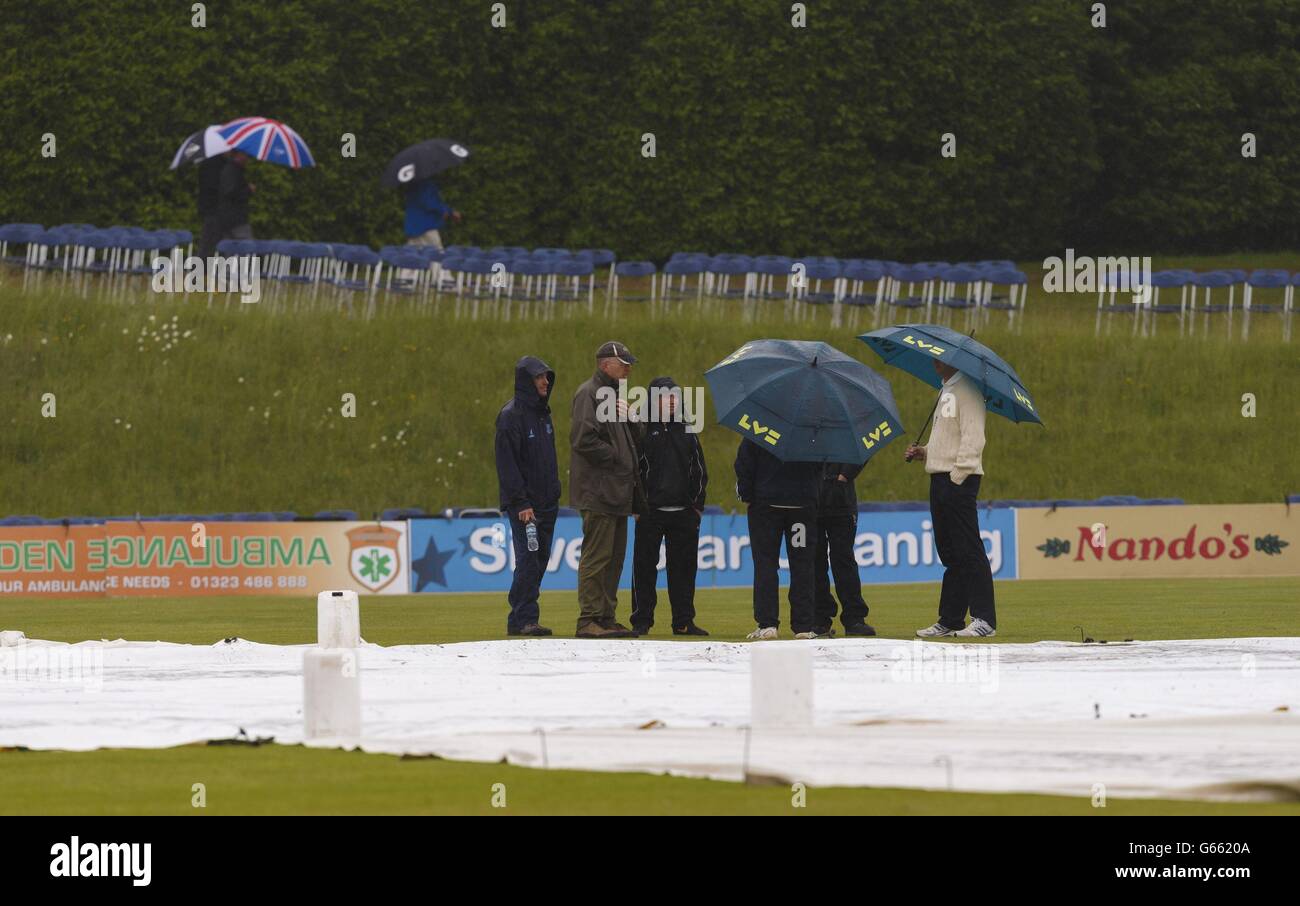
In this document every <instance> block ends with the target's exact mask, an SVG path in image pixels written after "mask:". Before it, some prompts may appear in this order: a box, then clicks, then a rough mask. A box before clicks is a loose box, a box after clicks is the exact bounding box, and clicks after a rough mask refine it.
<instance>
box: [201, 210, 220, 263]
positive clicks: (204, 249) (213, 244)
mask: <svg viewBox="0 0 1300 906" xmlns="http://www.w3.org/2000/svg"><path fill="white" fill-rule="evenodd" d="M221 239H222V236H221V217H220V215H218V214H215V213H213V214H207V215H205V216H204V217H203V229H202V230H200V231H199V247H198V250H197V255H198V257H200V258H202V259H203V260H204V266H205V267H206V266H207V264H206V262H207V259H208V258H211V257H212V256H213V255H215V254H216V253H217V243H218V242H220V241H221Z"/></svg>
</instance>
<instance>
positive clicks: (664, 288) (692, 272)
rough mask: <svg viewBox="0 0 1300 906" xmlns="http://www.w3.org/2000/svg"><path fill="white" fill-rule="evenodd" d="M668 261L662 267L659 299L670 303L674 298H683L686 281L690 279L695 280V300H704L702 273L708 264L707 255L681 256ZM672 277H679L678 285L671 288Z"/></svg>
mask: <svg viewBox="0 0 1300 906" xmlns="http://www.w3.org/2000/svg"><path fill="white" fill-rule="evenodd" d="M677 254H678V253H675V254H674V257H672V258H670V259H668V263H667V264H665V265H664V269H663V275H664V279H663V282H662V283H661V284H660V298H662V299H664V300H666V301H671V300H672V299H674V298H678V299H680V298H684V297H685V295H686V281H687V279H688V278H690V277H694V278H695V299H696V301H697V302H698V301H700V300H702V299H703V298H704V273H705V270H706V269H707V267H708V264H709V258H708V256H707V255H704V256H699V257H696V256H694V255H682V256H681V257H677V256H676V255H677ZM673 277H680V278H681V280H680V281H679V285H678V287H677V288H676V289H674V288H673Z"/></svg>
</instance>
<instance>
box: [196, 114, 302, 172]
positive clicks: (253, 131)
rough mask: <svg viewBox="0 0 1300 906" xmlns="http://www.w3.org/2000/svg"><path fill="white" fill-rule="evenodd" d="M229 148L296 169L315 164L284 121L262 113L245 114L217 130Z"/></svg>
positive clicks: (298, 137) (298, 138)
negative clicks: (256, 114) (254, 114)
mask: <svg viewBox="0 0 1300 906" xmlns="http://www.w3.org/2000/svg"><path fill="white" fill-rule="evenodd" d="M217 131H218V132H219V133H220V135H221V137H222V138H223V139H225V140H226V143H227V144H229V145H230V149H231V150H232V151H243V152H244V153H245V154H247V155H248V156H249V157H251V158H254V159H255V160H264V161H266V162H268V163H272V164H279V165H280V166H282V167H289V168H291V169H294V170H297V169H299V168H300V167H312V166H315V164H316V160H315V158H313V157H312V156H311V151H310V150H309V149H308V148H307V143H306V142H304V141H303V140H302V137H301V136H299V135H298V133H297V132H294V131H293V130H292V129H290V128H289V127H288V126H287V125H285V124H284V123H281V122H279V121H278V120H269V119H267V118H266V117H264V116H244V117H240V118H239V119H237V120H231V121H230V122H228V123H226V124H225V125H223V126H221V127H219V129H218V130H217Z"/></svg>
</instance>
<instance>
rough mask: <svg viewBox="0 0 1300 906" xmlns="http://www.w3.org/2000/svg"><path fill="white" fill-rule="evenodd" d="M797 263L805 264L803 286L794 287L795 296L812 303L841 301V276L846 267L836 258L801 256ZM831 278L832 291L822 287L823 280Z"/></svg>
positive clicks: (820, 303)
mask: <svg viewBox="0 0 1300 906" xmlns="http://www.w3.org/2000/svg"><path fill="white" fill-rule="evenodd" d="M795 264H802V265H803V266H804V281H803V285H802V286H796V287H795V288H794V294H795V298H796V299H798V300H800V301H802V302H807V303H809V304H810V305H825V304H828V303H831V302H837V301H839V297H840V278H841V276H842V275H843V272H844V269H843V267H841V265H840V262H839V260H838V259H835V258H800V259H798V260H797V261H796V262H795ZM825 280H829V281H830V284H831V287H830V291H829V292H828V291H825V290H823V289H822V281H825Z"/></svg>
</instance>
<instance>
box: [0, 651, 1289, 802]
mask: <svg viewBox="0 0 1300 906" xmlns="http://www.w3.org/2000/svg"><path fill="white" fill-rule="evenodd" d="M6 641H7V642H8V643H9V644H7V645H5V646H4V647H0V746H27V747H29V748H34V749H94V748H104V747H163V746H173V745H178V744H182V743H189V742H194V741H198V740H205V739H225V738H230V737H233V736H235V735H237V734H238V733H239V731H240V730H243V731H244V732H245V733H246V734H247V735H248V736H250V737H265V736H272V737H274V738H275V739H276V740H277V741H279V742H284V743H296V742H300V741H302V738H303V718H302V703H303V680H302V663H303V650H304V648H303V646H281V645H262V644H257V643H254V642H249V641H244V640H238V639H237V640H233V641H231V642H224V641H223V642H218V643H216V644H214V645H209V646H202V645H176V644H170V643H162V642H125V641H116V642H82V643H79V644H77V645H65V644H62V643H55V642H42V641H36V640H31V641H26V640H20V639H16V638H14V637H13V636H12V635H10V637H9V638H8V639H7V640H6ZM758 644H767V645H772V644H778V645H801V646H810V647H811V648H812V649H813V651H814V652H815V658H814V665H815V666H814V669H815V685H814V695H813V698H814V706H815V718H814V729H813V730H811V731H807V730H787V731H782V730H762V731H758V730H755V731H753V732H752V733H751V732H749V731H747V730H746V729H745V728H746V726H747V725H748V723H749V720H750V701H749V696H750V677H749V665H750V657H749V655H750V652H749V647H750V646H749V645H746V644H740V643H727V642H699V643H683V642H655V641H648V640H635V641H586V640H572V639H537V640H532V639H530V640H524V641H498V642H471V643H462V644H451V645H409V646H396V647H391V648H384V647H380V646H377V645H365V646H363V648H362V649H361V658H360V663H361V676H360V681H361V701H362V735H361V738H360V740H359V744H360V747H361V748H363V749H365V750H366V751H372V752H392V753H412V754H438V755H441V756H443V757H447V758H457V759H466V760H474V761H499V760H501V759H502V758H507V759H509V761H511V762H512V763H516V764H521V765H529V766H543V765H545V766H548V767H552V768H561V767H562V768H579V769H592V770H633V771H652V772H671V773H674V774H682V775H691V776H701V777H713V778H719V779H732V780H734V779H740V778H741V777H743V776H744V775H745V772H746V770H747V771H748V773H749V774H750V775H751V776H753V775H763V776H767V777H773V778H778V779H779V780H781V781H782V782H794V781H800V782H803V783H806V784H808V785H810V786H881V787H916V788H927V789H947V788H952V789H956V790H969V791H1020V792H1049V793H1062V794H1069V795H1078V796H1091V795H1093V793H1094V790H1095V785H1097V784H1102V785H1104V789H1105V792H1106V795H1108V796H1136V795H1143V796H1146V795H1160V796H1206V795H1212V796H1235V797H1261V798H1262V797H1267V796H1270V795H1271V796H1287V795H1290V796H1291V797H1294V796H1296V795H1297V792H1298V791H1300V715H1298V714H1297V711H1298V710H1300V639H1297V638H1259V639H1214V640H1188V641H1166V642H1132V643H1112V644H1087V645H1085V644H1073V643H1062V642H1039V643H1035V644H1028V645H1000V644H988V643H984V644H973V645H960V644H952V643H934V642H931V643H921V642H904V641H899V640H889V639H837V640H826V641H818V642H776V643H771V642H769V643H758Z"/></svg>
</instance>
